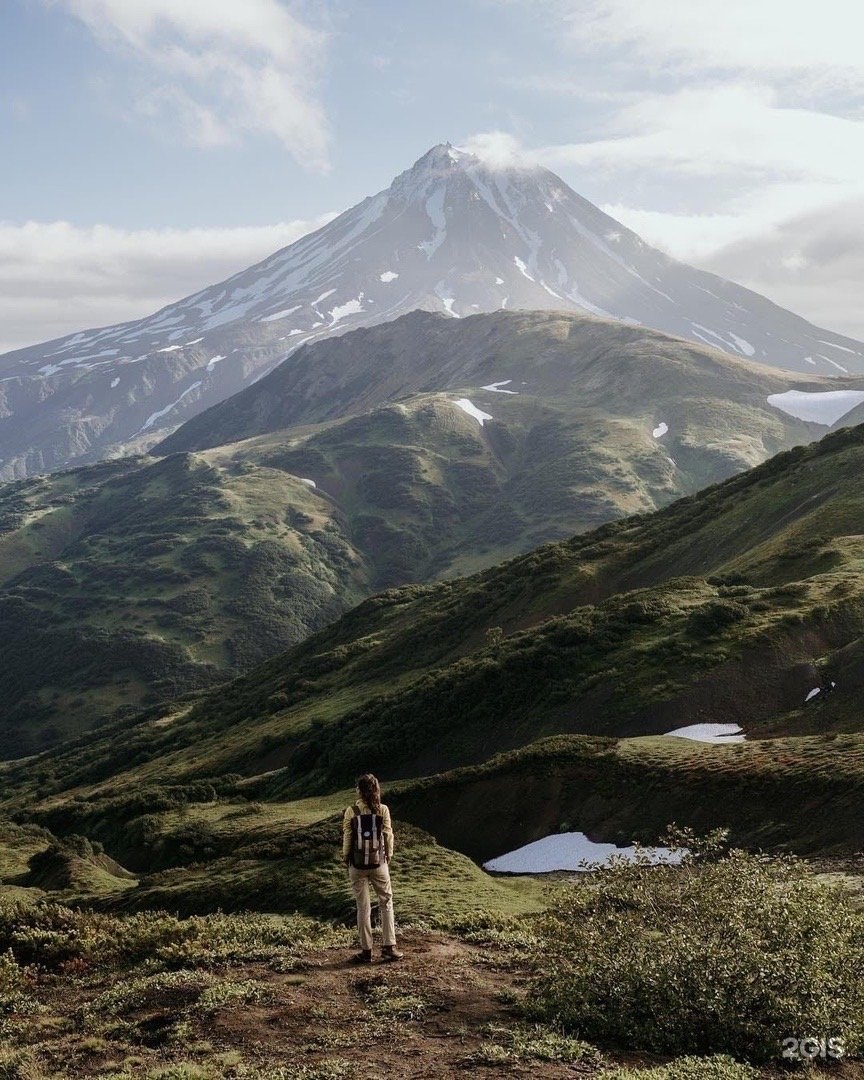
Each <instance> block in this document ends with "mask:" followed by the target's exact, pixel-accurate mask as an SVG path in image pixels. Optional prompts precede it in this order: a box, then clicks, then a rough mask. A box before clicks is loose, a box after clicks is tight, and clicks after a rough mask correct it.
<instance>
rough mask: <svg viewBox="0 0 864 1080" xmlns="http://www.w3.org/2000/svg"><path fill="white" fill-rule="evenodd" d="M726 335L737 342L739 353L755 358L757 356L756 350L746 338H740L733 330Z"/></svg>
mask: <svg viewBox="0 0 864 1080" xmlns="http://www.w3.org/2000/svg"><path fill="white" fill-rule="evenodd" d="M726 333H727V334H728V335H729V337H730V338H732V340H733V341H734V342H735V348H736V349H737V350H738V352H740V353H742V354H743V355H744V356H753V355H754V354H755V352H756V350H755V349H754V348H753V346H752V345H751V344H750V342H749V341H747V340H746V339H745V338H742V337H738V335H737V334H733V333H732V331H731V330H727V331H726Z"/></svg>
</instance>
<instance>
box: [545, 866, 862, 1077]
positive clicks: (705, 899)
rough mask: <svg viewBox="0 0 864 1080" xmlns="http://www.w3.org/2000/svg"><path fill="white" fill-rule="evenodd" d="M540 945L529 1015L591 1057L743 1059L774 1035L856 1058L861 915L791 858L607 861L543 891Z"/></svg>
mask: <svg viewBox="0 0 864 1080" xmlns="http://www.w3.org/2000/svg"><path fill="white" fill-rule="evenodd" d="M540 935H541V947H540V950H539V955H540V957H541V958H542V959H541V961H540V973H539V975H538V976H537V977H536V980H535V984H534V986H533V993H532V995H531V1003H532V1004H531V1007H530V1012H531V1014H532V1015H534V1016H535V1017H537V1018H539V1019H543V1020H547V1021H550V1020H551V1021H554V1022H558V1023H561V1024H562V1025H563V1026H564V1027H565V1029H566V1030H568V1031H570V1032H571V1033H573V1034H575V1035H576V1036H578V1037H579V1038H584V1039H587V1040H589V1041H590V1042H592V1043H597V1044H598V1045H600V1046H613V1047H621V1048H627V1049H641V1050H645V1051H651V1052H654V1053H668V1054H723V1053H725V1054H732V1055H734V1056H735V1057H736V1058H743V1059H751V1060H754V1061H759V1060H768V1059H772V1058H775V1059H776V1058H779V1055H780V1052H781V1049H782V1040H783V1039H784V1038H787V1037H805V1036H811V1035H814V1034H819V1035H821V1034H827V1035H830V1036H836V1037H840V1038H842V1039H843V1040H844V1042H845V1046H846V1050H847V1053H850V1054H856V1053H858V1052H860V1050H861V1049H862V1048H864V913H862V912H861V911H860V910H858V909H857V908H856V906H855V904H854V901H853V900H852V899H851V898H850V896H849V894H848V892H846V891H844V890H842V889H840V888H838V887H834V886H828V885H825V884H821V883H819V882H816V881H814V880H813V877H812V875H809V874H808V872H807V870H806V869H805V868H804V867H803V866H802V865H801V864H799V863H798V862H797V861H796V860H794V859H791V858H783V859H767V858H765V857H762V856H757V855H751V854H747V853H745V852H742V851H730V852H729V853H727V854H726V855H724V856H723V857H722V858H716V859H713V860H712V859H706V858H703V857H698V856H693V855H690V856H685V858H684V861H683V863H682V865H681V867H679V868H676V867H662V866H660V867H654V866H651V865H650V864H649V863H648V861H647V859H645V858H642V859H640V860H638V861H637V862H636V863H634V864H632V865H631V864H626V863H619V864H617V865H613V866H611V867H609V868H608V869H603V870H600V871H598V872H597V873H596V875H595V876H594V878H593V881H592V882H591V884H590V885H586V884H584V883H583V884H581V885H578V884H577V885H574V886H571V887H568V888H564V889H562V890H561V892H560V893H558V894H556V898H555V900H554V901H553V905H552V907H551V908H550V910H549V912H548V913H547V915H546V916H545V917H544V919H542V920H541V923H540ZM662 1075H665V1074H662ZM670 1075H677V1074H670ZM685 1075H689V1074H685ZM694 1075H695V1074H694ZM699 1075H700V1077H701V1076H702V1075H704V1074H701V1073H700V1074H699ZM720 1075H722V1074H720Z"/></svg>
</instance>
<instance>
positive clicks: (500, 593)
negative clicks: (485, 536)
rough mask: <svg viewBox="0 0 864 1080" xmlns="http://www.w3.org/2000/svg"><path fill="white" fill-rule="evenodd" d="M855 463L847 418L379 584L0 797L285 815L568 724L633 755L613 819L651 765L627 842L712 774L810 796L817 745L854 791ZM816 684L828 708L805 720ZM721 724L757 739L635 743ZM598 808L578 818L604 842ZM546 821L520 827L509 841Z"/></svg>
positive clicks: (92, 816) (782, 814)
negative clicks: (400, 580)
mask: <svg viewBox="0 0 864 1080" xmlns="http://www.w3.org/2000/svg"><path fill="white" fill-rule="evenodd" d="M862 465H864V428H854V429H847V430H844V431H841V432H838V433H836V434H833V435H830V436H828V437H827V438H826V439H824V440H823V441H822V442H821V443H818V444H815V445H813V446H810V447H807V448H798V449H795V450H792V451H789V452H787V453H785V454H782V455H779V456H778V457H776V458H774V459H773V460H772V461H770V462H768V463H766V464H765V465H763V466H760V467H759V468H757V469H754V470H751V471H750V472H748V473H746V474H743V475H741V476H738V477H735V478H733V479H731V480H728V481H726V482H725V483H723V484H721V485H719V486H716V487H713V488H710V489H708V490H706V491H704V492H701V493H700V494H698V495H696V496H693V497H690V498H687V499H683V500H679V501H678V502H677V503H675V504H673V505H672V506H670V507H668V508H667V509H665V510H663V511H660V512H658V513H655V514H652V515H647V516H643V517H635V518H629V519H626V520H624V521H621V522H617V523H613V524H609V525H606V526H603V527H602V528H601V529H599V530H596V531H595V532H593V533H589V534H586V535H583V536H579V537H575V538H573V539H571V540H570V541H567V542H565V543H558V544H552V545H547V546H546V547H544V548H541V549H539V550H537V551H535V552H532V553H530V554H529V555H525V556H521V557H519V558H516V559H513V560H511V561H509V562H507V563H504V564H502V565H500V566H498V567H495V568H492V569H489V570H486V571H484V572H482V573H480V574H476V575H474V576H473V577H469V578H465V579H459V580H453V581H446V582H441V583H438V584H434V585H424V586H410V587H407V588H403V589H395V590H389V591H387V592H385V593H382V594H380V595H378V596H376V597H373V598H371V599H369V600H366V601H365V602H364V603H362V604H360V605H359V606H358V607H356V608H355V609H353V610H352V611H351V612H349V613H347V614H346V615H345V616H344V617H343V618H342V619H340V620H339V621H338V622H337V623H335V624H334V625H332V626H330V627H328V628H326V629H324V630H322V631H320V632H319V633H317V634H316V635H314V636H313V637H311V638H309V639H308V640H307V641H305V642H304V643H302V644H301V645H299V646H297V647H296V648H295V649H294V650H292V651H291V652H290V653H288V654H287V655H285V656H281V657H279V658H277V659H274V660H270V661H267V662H265V663H264V664H263V665H261V666H260V667H258V668H257V669H255V671H254V672H252V673H250V674H249V675H247V676H244V677H242V678H240V679H238V680H236V681H235V682H233V683H232V684H230V685H229V686H227V687H222V688H220V689H219V690H218V691H216V692H213V693H207V692H204V693H202V694H200V695H199V696H198V698H197V699H190V700H188V701H187V702H186V703H180V704H176V705H172V706H163V707H154V708H153V709H152V710H151V711H150V712H149V713H147V714H143V715H141V716H139V717H137V718H134V719H133V720H125V721H115V722H114V723H112V724H107V725H105V726H104V727H103V728H102V729H100V731H98V732H95V733H93V734H90V735H83V736H82V737H81V738H80V739H78V740H77V741H75V742H74V743H70V744H67V745H66V746H64V747H61V748H58V749H57V750H56V751H54V752H51V753H48V754H45V755H43V756H42V757H40V758H39V759H38V760H35V761H32V762H29V763H26V764H21V765H14V764H13V765H10V766H8V767H7V769H6V773H5V779H6V789H7V793H8V799H7V806H8V807H10V808H12V807H14V806H18V807H19V808H20V807H23V806H25V805H26V806H27V807H28V808H29V809H28V810H27V814H28V815H33V814H35V817H36V820H38V821H40V822H42V823H44V824H46V825H48V826H49V827H51V828H58V827H61V826H62V829H65V830H74V831H79V832H84V833H86V834H88V835H90V834H91V833H92V832H93V830H94V828H95V829H97V830H98V828H99V827H100V824H99V823H100V822H106V821H107V822H110V823H112V828H113V827H114V823H116V822H117V821H126V820H129V819H131V818H134V817H136V816H138V815H140V814H142V813H145V812H147V809H146V808H148V807H149V808H151V809H153V810H158V809H159V807H160V805H163V804H164V806H165V808H167V807H169V806H171V805H173V804H174V803H175V802H176V801H177V800H180V801H183V800H185V799H186V798H187V797H193V796H194V793H195V792H200V790H201V785H202V784H204V785H205V787H207V789H208V790H212V791H213V792H216V793H217V794H218V793H220V792H221V794H222V796H223V797H229V798H231V797H234V796H235V795H236V796H242V797H253V798H261V799H265V800H267V801H284V800H286V799H288V800H291V799H296V798H297V797H299V796H302V795H304V794H315V793H318V794H323V793H326V792H328V791H333V790H336V789H338V788H342V787H344V786H345V784H346V783H348V782H350V779H351V777H352V776H353V775H354V774H355V773H356V772H357V770H358V769H360V768H372V769H374V770H375V771H378V772H379V773H380V774H381V775H382V776H383V777H385V778H386V779H388V780H391V781H392V780H396V779H398V778H404V779H406V780H408V779H409V778H412V777H417V776H422V775H428V774H432V773H438V772H441V771H443V770H450V769H453V768H458V767H460V766H466V765H472V764H479V763H481V762H484V761H486V760H487V759H489V758H490V757H492V756H493V755H494V754H496V753H499V752H501V751H506V750H510V749H515V748H518V747H525V746H528V745H529V744H531V743H532V742H534V741H535V740H536V739H538V738H541V737H545V736H552V735H562V734H569V735H572V736H577V737H578V736H581V739H580V738H576V739H575V740H574V742H573V743H572V744H568V745H573V746H575V747H577V749H578V747H582V746H585V747H597V746H599V747H601V749H602V748H603V747H606V746H607V743H606V742H605V740H606V739H613V740H615V739H623V740H624V741H623V742H621V743H620V744H617V745H620V746H621V747H622V748H625V747H628V746H633V747H634V749H633V750H632V752H631V751H629V750H628V751H627V754H626V755H625V756H626V760H627V763H628V765H627V770H625V771H624V772H622V771H621V770H620V769H619V770H618V772H617V774H615V775H617V779H615V780H614V783H613V782H612V781H603V783H602V784H601V788H602V789H603V790H604V791H606V794H607V795H608V796H609V797H611V798H620V799H623V800H624V801H625V803H628V804H631V805H632V803H633V797H632V792H633V791H634V790H635V788H636V787H637V786H638V783H639V777H640V775H642V776H645V777H647V776H648V775H649V773H650V769H649V765H650V768H655V766H656V763H657V762H658V761H659V762H660V763H661V772H662V774H663V779H662V782H658V781H657V780H656V777H655V781H652V783H651V785H650V786H649V791H650V792H653V793H654V794H653V795H650V798H649V801H652V800H653V801H654V805H655V809H656V814H655V815H654V817H652V816H651V815H650V814H648V813H647V810H646V809H645V807H646V804H645V803H644V801H643V802H640V803H637V804H636V805H637V806H638V807H639V808H640V809H639V810H638V813H636V812H635V811H634V813H633V814H631V815H630V816H629V817H628V816H627V815H626V814H625V815H624V816H623V817H622V818H621V819H620V822H619V824H621V825H626V826H627V827H628V828H632V827H634V825H635V823H636V821H637V820H638V819H640V817H641V818H642V819H644V820H645V821H649V820H654V819H655V818H656V820H657V821H658V822H659V821H660V819H661V818H663V817H664V816H666V814H667V811H670V810H672V809H674V808H675V807H678V808H679V809H680V808H682V807H683V808H685V809H686V808H687V807H688V806H689V807H690V813H691V814H693V813H695V809H696V808H698V815H697V816H698V821H699V824H700V825H703V824H710V821H711V819H714V820H716V819H717V818H721V819H722V818H724V815H725V816H727V817H728V816H729V812H728V806H727V801H724V799H723V797H722V785H716V786H715V788H714V789H712V792H713V793H712V794H711V798H710V799H709V800H708V801H707V802H706V801H705V800H703V799H702V798H701V797H700V798H696V797H695V796H694V791H695V789H694V788H693V787H692V785H693V783H694V776H697V775H702V774H703V773H705V774H706V775H708V774H710V773H711V772H712V770H713V769H714V768H715V766H718V764H719V763H722V762H724V761H727V762H734V763H736V765H740V768H738V770H737V772H736V780H735V785H736V786H735V790H736V791H737V792H738V794H740V795H742V796H743V795H744V794H745V793H746V792H747V791H749V787H748V785H751V784H752V785H754V789H753V790H754V791H761V790H762V788H763V787H764V785H765V784H766V783H768V780H766V779H765V776H766V775H768V774H771V776H772V777H773V779H771V780H770V784H769V787H770V785H771V784H775V781H778V777H779V783H780V787H781V788H782V787H783V781H782V777H783V775H785V773H784V772H782V771H781V772H780V773H777V772H776V770H775V769H774V765H773V764H772V763H773V762H774V761H775V760H782V761H784V762H786V763H787V765H788V769H787V770H786V772H787V773H788V775H789V776H790V777H791V776H793V774H794V775H798V776H799V777H800V782H801V784H804V783H805V782H806V777H807V776H808V769H809V763H810V762H811V761H812V757H813V755H814V754H815V755H816V756H817V757H818V759H819V761H820V766H819V767H820V770H822V772H823V773H824V775H825V776H826V777H827V778H828V780H826V783H827V782H828V781H830V782H831V783H833V782H834V781H837V782H840V779H842V776H845V775H846V774H845V772H843V770H851V771H852V772H851V775H852V776H853V777H854V783H855V784H857V783H858V778H859V773H860V769H859V766H858V752H857V750H855V748H856V747H857V741H856V740H858V739H859V738H860V736H859V734H858V733H859V732H860V731H861V723H860V710H859V705H860V701H861V682H862V679H861V675H860V662H859V661H860V657H861V655H862V652H864V647H862V640H864V578H862V575H861V560H862V534H864V498H862V496H864V469H862ZM831 681H836V683H837V687H836V689H835V691H834V693H833V694H831V695H830V696H826V695H822V698H821V700H818V701H817V702H815V703H808V704H807V705H806V706H805V704H804V702H805V697H806V696H807V694H808V692H809V691H810V690H811V689H812V688H814V687H816V686H822V687H827V686H828V685H829V684H830V682H831ZM717 720H719V721H724V722H728V721H734V722H737V723H739V724H741V725H742V727H744V728H745V730H746V732H747V734H748V738H749V740H751V741H749V742H747V743H745V744H742V745H741V746H735V747H724V748H717V747H705V746H701V745H699V744H682V743H680V742H679V740H676V739H659V740H658V739H648V740H646V739H643V738H638V737H639V736H646V735H654V736H659V735H661V734H662V733H663V732H667V731H669V730H671V729H673V728H676V727H679V726H682V725H685V724H688V723H694V722H698V721H717ZM842 732H847V733H849V735H848V737H847V736H841V735H840V734H838V733H842ZM598 736H602V738H601V739H600V740H599V741H598ZM778 736H799V737H798V738H785V739H777V737H778ZM801 736H806V737H803V738H802V737H801ZM763 737H770V741H764V740H763ZM586 740H587V741H586ZM849 740H851V742H850V741H849ZM608 745H610V746H614V745H616V744H608ZM852 750H855V752H854V753H853V752H852ZM724 754H725V755H728V756H727V758H723V756H722V755H724ZM578 755H583V756H584V751H583V750H581V749H578V754H577V756H578ZM612 756H613V757H614V758H616V759H617V758H618V757H620V753H619V751H617V750H615V751H614V752H613V755H612ZM609 760H610V759H609V752H607V751H606V750H603V753H602V754H601V755H600V757H598V758H597V759H596V761H595V762H594V764H592V766H591V767H592V769H594V768H595V766H596V767H598V768H599V767H600V764H601V763H602V762H605V764H603V769H606V770H607V771H608V762H609ZM841 762H842V769H841V768H840V763H841ZM652 763H653V764H652ZM697 763H698V769H697V768H696V765H697ZM749 763H752V767H751V764H749ZM520 769H521V766H520ZM694 770H695V771H694ZM766 770H767V772H766ZM796 770H797V772H796ZM523 771H526V770H523ZM733 771H734V770H733ZM613 772H614V770H613ZM833 774H836V775H834V779H833V780H832V779H831V777H832V775H833ZM841 774H842V775H841ZM526 775H527V771H526ZM538 776H539V777H541V778H542V776H543V773H542V770H541V771H539V772H538ZM598 782H599V781H598ZM700 783H701V781H700ZM795 783H797V781H796V782H795ZM789 784H790V785H791V786H790V787H789V788H788V789H786V788H784V789H783V790H784V791H785V794H783V793H782V792H781V794H780V795H778V794H777V793H776V792H775V793H774V794H772V795H771V796H770V799H769V803H770V806H771V807H773V809H772V811H771V813H772V814H774V815H776V821H777V822H779V825H778V827H777V829H776V830H775V832H773V833H772V832H771V830H769V833H770V835H772V836H776V837H780V836H783V837H785V839H786V840H794V839H795V837H796V836H797V837H798V839H802V838H804V837H805V836H810V835H811V832H810V831H809V830H810V824H809V823H807V822H803V823H799V825H798V826H796V828H792V827H791V825H790V821H791V815H792V811H793V809H794V799H792V801H791V802H790V791H791V787H794V784H793V782H792V780H790V781H789ZM775 786H776V785H775ZM853 787H854V785H853ZM679 788H680V789H682V790H683V791H684V794H683V795H681V796H680V798H679V796H678V795H675V791H676V790H677V789H679ZM829 788H830V783H829ZM826 790H828V789H826ZM850 790H851V789H850ZM664 791H665V792H666V794H665V795H663V796H662V799H661V798H660V794H662V792H664ZM189 792H192V793H193V795H192V796H190V795H189V794H188V793H189ZM670 792H671V794H670ZM37 793H38V794H37ZM73 793H74V796H75V801H74V803H71V804H70V802H69V795H70V794H73ZM130 793H131V794H130ZM184 793H185V794H184ZM232 793H233V794H232ZM655 796H656V797H657V798H656V799H655ZM34 797H35V798H36V802H35V803H34ZM194 797H196V798H197V796H194ZM761 797H762V796H761V795H760V798H761ZM766 797H767V796H766ZM850 797H851V796H850ZM855 797H856V798H857V796H855ZM406 798H407V795H406ZM819 799H820V800H821V802H820V805H822V806H823V807H825V806H827V807H829V808H830V807H832V806H834V805H836V803H835V802H833V801H832V800H833V796H830V797H829V795H825V796H824V797H822V796H819ZM658 800H659V801H658ZM535 803H536V804H537V806H538V807H542V806H543V805H545V801H544V800H539V799H536V800H533V801H532V800H528V804H529V805H534V804H535ZM407 805H409V804H408V803H406V806H407ZM550 805H554V803H552V804H550ZM706 806H708V807H709V808H711V807H715V808H716V814H715V813H714V812H713V810H710V809H709V811H707V812H706ZM573 809H574V808H573V807H570V808H569V809H568V808H566V807H565V810H564V811H562V816H566V817H567V819H568V820H571V821H572V822H573V823H574V827H581V826H579V825H578V824H577V820H579V819H584V818H585V814H584V813H583V811H582V810H579V814H578V817H577V818H576V819H574V818H573V817H570V816H569V815H570V814H571V813H572V812H573ZM576 809H578V807H577V808H576ZM736 812H737V811H736ZM537 813H538V814H540V813H541V811H540V810H538V811H537ZM542 813H544V814H545V811H542ZM856 813H857V811H856ZM421 816H422V815H421V814H420V812H419V811H418V810H416V808H415V810H411V811H410V814H409V820H417V821H418V822H420V823H422V824H425V825H426V827H429V826H430V823H429V822H428V821H425V822H424V821H421ZM733 816H734V815H733ZM835 816H836V815H835V814H834V811H833V810H831V811H830V812H829V813H828V816H827V818H826V819H825V820H824V821H823V822H822V825H820V828H819V830H816V832H814V833H813V834H812V835H817V834H818V844H817V845H816V846H819V845H821V846H823V847H824V846H830V842H831V839H832V837H833V838H834V840H835V842H837V843H840V842H841V840H844V839H848V837H849V833H848V828H846V826H844V828H846V831H845V832H844V830H843V829H841V828H840V825H839V824H837V823H836V822H834V821H833V819H834V817H835ZM589 817H590V815H589ZM614 817H615V815H614V814H611V815H610V817H609V820H608V821H606V819H605V818H604V817H603V815H602V814H601V815H600V816H599V817H596V821H595V824H604V822H605V827H609V828H611V827H612V824H614ZM763 817H764V818H765V820H766V821H774V820H775V818H773V817H771V816H770V815H767V816H766V815H763ZM756 819H759V820H761V818H760V816H759V815H756V817H755V818H754V821H755V820H756ZM849 820H850V821H852V820H855V819H854V817H850V818H849ZM559 824H560V821H559ZM847 824H848V822H847ZM546 825H548V822H546V820H545V817H542V820H541V818H540V817H537V816H536V815H535V817H533V818H532V816H531V815H530V814H526V815H525V816H524V820H523V822H522V826H520V827H524V828H525V829H527V830H528V831H531V830H532V829H535V828H541V827H545V826H546ZM745 826H746V827H745ZM754 828H755V826H754V823H753V822H752V821H751V822H750V823H749V824H747V823H746V822H745V823H744V824H742V825H741V831H742V832H744V833H748V835H749V834H750V833H752V832H753V829H754ZM784 829H785V830H786V831H785V832H784ZM796 829H797V831H796ZM748 830H749V832H748ZM813 843H815V841H814V842H813ZM811 846H813V844H811ZM472 850H473V849H472Z"/></svg>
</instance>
